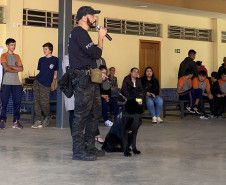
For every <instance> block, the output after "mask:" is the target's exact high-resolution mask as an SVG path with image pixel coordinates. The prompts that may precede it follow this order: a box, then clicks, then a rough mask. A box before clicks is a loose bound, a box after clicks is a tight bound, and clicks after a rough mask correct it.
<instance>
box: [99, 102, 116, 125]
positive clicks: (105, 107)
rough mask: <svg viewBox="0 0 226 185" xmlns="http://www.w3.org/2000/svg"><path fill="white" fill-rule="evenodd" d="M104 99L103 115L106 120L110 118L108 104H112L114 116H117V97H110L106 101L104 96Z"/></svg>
mask: <svg viewBox="0 0 226 185" xmlns="http://www.w3.org/2000/svg"><path fill="white" fill-rule="evenodd" d="M101 101H102V117H103V119H104V121H107V120H108V113H107V112H108V106H110V109H111V111H112V112H113V114H114V116H115V117H117V115H118V112H119V109H118V103H117V98H110V99H109V102H106V100H105V99H104V98H101Z"/></svg>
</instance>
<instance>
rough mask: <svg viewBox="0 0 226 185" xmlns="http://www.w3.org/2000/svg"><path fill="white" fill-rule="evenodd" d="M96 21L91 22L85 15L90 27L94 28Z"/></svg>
mask: <svg viewBox="0 0 226 185" xmlns="http://www.w3.org/2000/svg"><path fill="white" fill-rule="evenodd" d="M95 23H96V21H94V22H93V23H91V22H90V20H89V18H88V17H87V24H88V25H89V27H90V28H96V24H95Z"/></svg>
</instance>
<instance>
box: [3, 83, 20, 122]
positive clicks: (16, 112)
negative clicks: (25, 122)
mask: <svg viewBox="0 0 226 185" xmlns="http://www.w3.org/2000/svg"><path fill="white" fill-rule="evenodd" d="M11 94H12V99H13V122H16V121H17V120H18V121H19V120H20V105H21V99H22V95H23V88H22V85H2V94H1V95H2V97H1V99H2V112H1V116H0V120H3V121H6V119H7V117H6V112H7V104H8V102H9V98H10V95H11Z"/></svg>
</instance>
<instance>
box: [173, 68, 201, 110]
mask: <svg viewBox="0 0 226 185" xmlns="http://www.w3.org/2000/svg"><path fill="white" fill-rule="evenodd" d="M192 76H193V71H192V70H191V69H187V70H186V71H185V75H184V76H182V77H180V78H179V79H178V84H177V93H178V95H179V100H188V101H189V103H188V105H187V107H186V109H187V110H188V111H189V112H190V113H197V114H200V112H199V107H198V104H199V100H200V99H201V98H202V90H201V89H193V88H192V80H191V78H192Z"/></svg>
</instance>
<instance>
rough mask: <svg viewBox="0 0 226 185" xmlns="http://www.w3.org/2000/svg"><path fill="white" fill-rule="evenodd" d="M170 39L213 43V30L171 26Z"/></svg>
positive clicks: (169, 28) (169, 27) (169, 29)
mask: <svg viewBox="0 0 226 185" xmlns="http://www.w3.org/2000/svg"><path fill="white" fill-rule="evenodd" d="M168 37H169V38H174V39H185V40H199V41H212V30H209V29H197V28H189V27H180V26H171V25H169V26H168Z"/></svg>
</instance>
